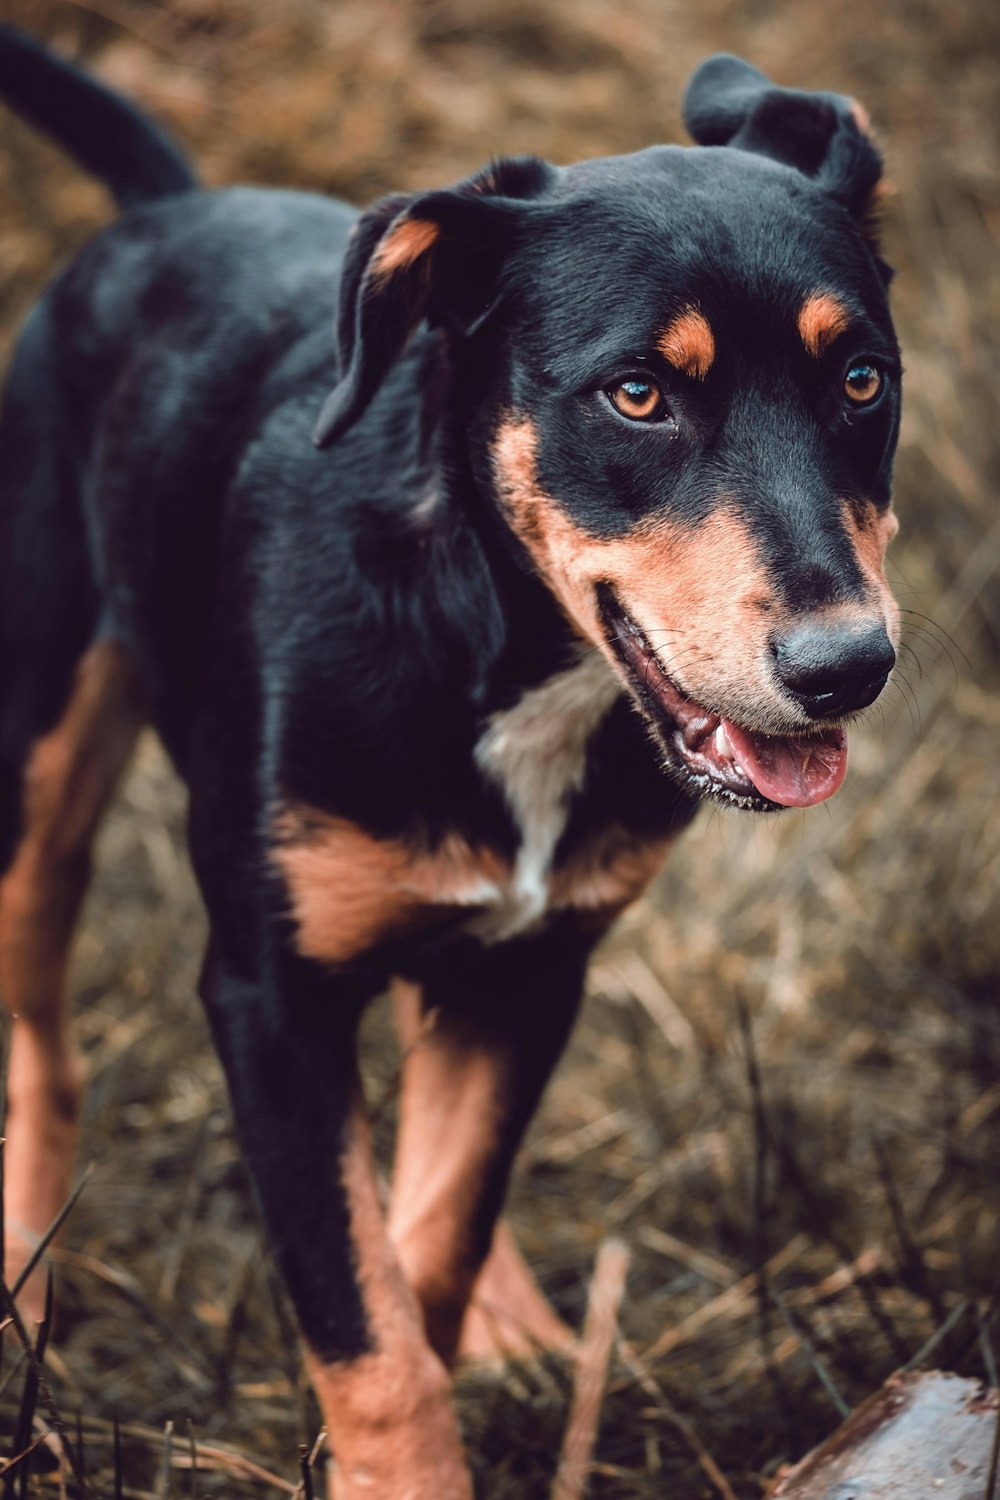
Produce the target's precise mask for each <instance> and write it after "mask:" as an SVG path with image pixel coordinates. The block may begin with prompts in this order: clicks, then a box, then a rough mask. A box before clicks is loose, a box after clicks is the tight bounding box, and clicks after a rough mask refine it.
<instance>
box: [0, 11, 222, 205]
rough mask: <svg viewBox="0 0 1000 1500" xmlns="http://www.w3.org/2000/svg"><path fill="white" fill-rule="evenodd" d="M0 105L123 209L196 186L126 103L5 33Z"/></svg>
mask: <svg viewBox="0 0 1000 1500" xmlns="http://www.w3.org/2000/svg"><path fill="white" fill-rule="evenodd" d="M0 99H2V100H4V101H5V102H6V103H7V104H9V105H10V107H11V108H12V109H13V110H16V112H17V113H18V114H19V115H23V117H24V118H25V119H26V120H30V121H31V123H32V124H33V125H37V126H38V127H39V129H41V130H44V131H45V132H46V133H47V134H48V135H50V136H52V137H53V139H54V140H55V141H57V142H58V144H59V145H60V146H62V148H63V149H64V150H65V151H66V152H67V153H68V155H70V156H72V157H74V158H75V160H76V161H78V162H79V164H80V166H81V167H83V168H84V170H85V171H87V172H90V173H91V174H92V175H93V176H94V177H98V178H100V179H101V181H102V182H104V183H105V184H106V185H107V187H108V188H110V190H111V192H112V193H113V194H114V196H115V198H116V199H117V201H118V202H119V204H120V205H121V206H122V208H131V207H132V206H133V205H134V204H137V203H148V202H150V201H151V200H152V199H154V198H165V197H168V196H170V195H171V194H173V193H185V192H188V191H189V190H190V189H191V188H195V187H197V186H198V183H197V180H196V178H195V176H194V174H193V172H192V171H191V168H190V167H189V166H188V164H187V162H186V161H185V160H184V158H183V156H182V155H181V153H180V152H179V151H178V149H177V147H176V146H174V145H173V144H172V142H171V141H170V140H169V139H168V138H167V136H166V135H165V134H164V133H163V131H162V130H160V128H159V126H157V125H154V124H153V122H152V121H151V120H147V119H146V117H145V116H144V115H143V114H141V113H140V111H139V110H138V109H136V108H135V106H134V105H132V104H130V103H129V102H128V100H127V99H124V98H122V96H121V95H120V94H116V93H115V92H114V91H113V90H112V89H109V88H106V87H105V86H104V84H102V83H98V82H97V80H96V79H94V78H90V77H88V76H87V74H86V73H84V72H82V71H81V70H80V69H79V68H77V67H74V65H73V64H72V63H69V62H66V61H65V60H64V59H63V58H61V57H57V56H56V55H55V54H54V53H52V52H49V51H47V50H46V48H45V47H43V46H42V45H41V44H40V43H39V42H37V41H35V39H34V38H33V37H30V36H27V35H26V34H25V33H24V32H23V31H18V30H17V29H16V28H15V27H13V26H6V25H3V26H0Z"/></svg>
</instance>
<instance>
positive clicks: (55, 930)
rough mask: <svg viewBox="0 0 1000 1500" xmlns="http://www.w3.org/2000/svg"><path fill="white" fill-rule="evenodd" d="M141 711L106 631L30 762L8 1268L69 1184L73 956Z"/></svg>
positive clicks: (18, 881)
mask: <svg viewBox="0 0 1000 1500" xmlns="http://www.w3.org/2000/svg"><path fill="white" fill-rule="evenodd" d="M140 718H141V716H140V712H139V708H138V703H137V700H136V697H135V693H134V684H133V674H132V671H131V668H130V666H129V664H128V662H127V659H126V657H125V655H124V652H123V651H122V650H121V648H120V647H119V646H117V645H116V644H115V643H114V642H110V641H108V642H102V643H100V644H99V645H97V646H94V647H92V648H91V650H90V651H88V652H87V654H86V655H85V656H84V657H83V659H82V660H81V662H80V664H79V667H78V668H77V674H76V680H75V683H74V686H73V690H72V693H71V695H70V698H69V701H68V703H67V705H66V708H65V710H64V712H63V716H62V718H61V720H60V721H59V723H58V724H57V725H56V727H55V728H54V729H52V730H50V732H49V733H48V734H46V735H45V737H44V738H43V739H41V740H39V741H38V743H37V744H36V745H35V747H34V749H33V751H32V754H31V757H30V759H29V761H28V764H27V767H26V771H25V778H24V809H23V832H22V836H21V841H20V844H19V845H18V848H17V851H16V853H15V856H14V860H13V862H12V864H11V866H10V868H9V869H8V871H7V873H6V875H5V876H4V878H3V881H2V882H0V994H2V996H3V999H4V1003H5V1004H6V1006H7V1008H8V1010H9V1011H10V1012H11V1014H12V1015H13V1016H14V1018H15V1020H14V1026H13V1031H12V1042H11V1057H10V1078H9V1084H8V1104H7V1127H6V1135H7V1144H6V1146H5V1147H4V1170H5V1195H4V1197H5V1212H6V1224H7V1232H8V1250H7V1275H8V1277H13V1276H16V1274H17V1270H18V1268H19V1266H20V1265H23V1263H24V1261H25V1259H26V1258H27V1255H28V1253H29V1251H30V1247H31V1245H32V1243H33V1241H34V1238H35V1237H36V1236H37V1235H39V1234H41V1233H42V1232H43V1231H44V1230H45V1229H46V1228H47V1227H48V1225H49V1224H50V1223H51V1221H52V1219H53V1218H54V1217H55V1215H56V1213H57V1212H58V1210H59V1209H60V1208H61V1207H62V1205H63V1203H64V1202H65V1200H66V1197H67V1194H68V1189H69V1178H70V1172H71V1170H72V1163H73V1152H74V1148H75V1145H76V1135H77V1116H78V1113H79V1106H80V1095H81V1089H82V1069H81V1065H80V1061H79V1059H78V1057H77V1054H76V1051H75V1048H74V1046H73V1043H72V1038H71V1036H70V1032H69V1026H68V1019H67V1014H66V999H65V980H66V967H67V963H68V958H69V950H70V944H71V941H72V937H73V929H74V926H75V923H76V918H77V914H78V912H79V909H80V904H81V902H82V900H83V895H84V892H85V890H86V885H87V879H88V875H89V872H90V844H91V840H92V838H93V836H94V833H95V831H96V829H97V825H98V823H99V821H100V817H101V813H102V812H103V810H104V808H105V806H106V805H107V801H108V799H109V797H110V795H111V792H112V790H113V788H114V785H115V782H116V781H117V779H118V776H119V774H120V772H121V771H122V769H123V767H124V765H125V762H126V761H127V759H128V755H129V752H130V750H131V748H132V744H133V741H134V739H135V735H136V732H137V730H138V727H139V723H140ZM19 1231H24V1234H23V1235H22V1234H20V1233H19ZM43 1290H44V1289H43V1286H42V1283H41V1279H40V1278H35V1279H34V1285H33V1286H31V1287H30V1288H28V1289H26V1292H25V1307H26V1310H27V1311H28V1312H29V1315H30V1316H34V1315H37V1314H39V1313H40V1311H41V1298H42V1294H43Z"/></svg>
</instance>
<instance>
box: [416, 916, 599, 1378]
mask: <svg viewBox="0 0 1000 1500" xmlns="http://www.w3.org/2000/svg"><path fill="white" fill-rule="evenodd" d="M592 942H593V939H592V938H591V937H584V936H582V935H580V934H579V933H578V932H576V931H575V930H574V928H573V926H572V924H571V923H566V924H564V925H563V926H562V927H561V929H560V930H558V931H556V932H552V933H543V934H540V935H538V936H535V937H531V938H525V939H521V940H519V941H517V942H508V943H505V944H502V945H500V946H498V947H493V948H491V947H482V948H478V947H470V948H469V949H467V950H466V951H465V952H463V953H461V954H455V955H449V958H448V960H447V962H446V963H445V964H442V966H441V967H440V969H439V970H438V971H437V972H436V973H431V974H430V975H429V976H428V977H427V978H426V980H425V983H424V986H423V1005H424V1020H423V1024H422V1025H420V1024H415V1021H414V1018H413V1017H412V1016H411V1017H410V1018H409V1019H407V1018H405V1017H404V1018H403V1025H402V1027H401V1030H402V1032H403V1035H404V1038H406V1040H407V1041H408V1042H409V1050H408V1054H407V1057H406V1062H405V1065H404V1072H403V1089H402V1095H401V1099H400V1126H399V1138H398V1142H397V1149H396V1164H395V1172H394V1178H393V1195H392V1208H391V1213H390V1233H391V1235H392V1238H393V1241H394V1243H395V1244H396V1247H397V1250H398V1254H399V1258H400V1260H401V1262H402V1265H403V1269H404V1271H405V1273H406V1276H407V1279H408V1281H409V1282H410V1285H411V1286H413V1288H414V1289H415V1291H416V1292H417V1295H418V1297H419V1299H420V1304H421V1307H422V1309H423V1314H424V1319H425V1322H426V1327H427V1334H428V1337H429V1339H430V1341H431V1343H432V1344H433V1346H434V1348H435V1349H436V1350H437V1352H438V1353H439V1354H440V1356H441V1358H442V1359H443V1360H445V1361H447V1362H450V1361H451V1360H452V1359H454V1357H455V1354H456V1351H457V1349H458V1347H459V1340H460V1337H461V1335H462V1325H463V1320H464V1318H465V1314H466V1309H467V1307H468V1303H469V1297H470V1294H471V1292H472V1289H473V1286H474V1285H475V1283H476V1278H477V1276H478V1275H479V1272H480V1269H481V1267H482V1266H483V1263H484V1259H485V1258H486V1256H487V1252H488V1251H489V1250H490V1246H491V1244H492V1242H493V1235H494V1228H495V1225H496V1220H497V1215H498V1213H499V1211H500V1208H501V1205H502V1203H503V1197H504V1192H505V1190H506V1186H507V1178H508V1175H509V1172H510V1167H511V1163H512V1160H513V1157H514V1153H515V1151H516V1150H517V1147H518V1144H519V1143H520V1140H521V1136H522V1134H523V1132H524V1128H525V1126H526V1125H527V1123H528V1121H529V1120H530V1118H531V1116H532V1114H533V1112H534V1109H535V1106H536V1104H537V1103H538V1099H539V1096H540V1095H541V1092H542V1089H543V1088H544V1087H545V1084H546V1082H547V1080H548V1078H549V1074H550V1073H551V1070H552V1068H553V1067H554V1065H555V1063H556V1061H557V1059H558V1057H559V1055H560V1053H561V1052H562V1049H563V1046H564V1044H565V1041H566V1038H567V1036H568V1034H569V1030H570V1027H571V1025H572V1023H573V1020H574V1018H575V1016H576V1012H577V1009H578V1006H579V1002H580V997H581V994H582V990H583V978H584V972H585V968H586V961H587V956H588V953H589V949H590V947H591V945H592ZM415 1001H416V997H415V996H414V995H413V994H411V995H410V996H409V999H408V1001H407V1002H406V1003H408V1004H409V1005H410V1006H412V1005H413V1004H414V1003H415ZM404 1008H405V1006H404ZM497 1253H498V1255H499V1257H500V1260H499V1262H494V1265H493V1274H491V1275H489V1276H488V1278H487V1286H486V1289H485V1291H486V1297H487V1300H488V1301H490V1305H489V1306H488V1307H487V1306H484V1307H481V1308H479V1309H478V1313H479V1316H480V1319H481V1321H484V1322H485V1324H488V1326H489V1329H490V1333H491V1335H492V1336H491V1337H489V1338H486V1337H481V1338H480V1339H479V1340H478V1343H477V1348H476V1352H477V1353H480V1354H482V1353H484V1352H486V1350H487V1349H488V1350H489V1353H490V1354H496V1353H498V1352H500V1351H502V1350H503V1349H507V1350H509V1351H510V1352H511V1353H517V1352H524V1350H525V1349H526V1348H530V1347H531V1345H532V1341H533V1339H535V1338H537V1339H538V1341H539V1342H541V1343H562V1342H563V1341H564V1338H565V1335H566V1332H567V1331H566V1330H565V1329H563V1328H562V1327H561V1325H560V1323H559V1321H558V1319H557V1318H556V1317H555V1314H554V1313H553V1312H551V1310H550V1309H548V1308H547V1307H546V1305H545V1303H544V1302H543V1300H542V1298H541V1295H540V1293H539V1292H538V1290H537V1288H535V1287H534V1285H533V1283H531V1281H530V1278H529V1277H528V1274H527V1271H526V1269H524V1268H523V1267H522V1265H521V1263H520V1260H519V1257H517V1253H516V1251H515V1250H514V1249H513V1247H512V1246H507V1245H505V1244H504V1242H503V1240H501V1242H500V1246H499V1251H498V1252H497ZM497 1271H499V1272H500V1273H503V1272H506V1274H499V1275H498V1274H496V1273H497ZM491 1289H492V1294H493V1299H495V1300H491ZM480 1332H481V1334H482V1333H484V1332H485V1328H483V1329H481V1330H480Z"/></svg>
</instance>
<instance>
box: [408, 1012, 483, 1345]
mask: <svg viewBox="0 0 1000 1500" xmlns="http://www.w3.org/2000/svg"><path fill="white" fill-rule="evenodd" d="M511 1067H512V1060H511V1058H510V1056H509V1054H508V1053H507V1052H506V1051H504V1052H500V1051H498V1050H497V1049H492V1048H490V1047H488V1046H486V1045H484V1043H483V1042H482V1041H481V1040H480V1039H478V1038H474V1037H468V1038H465V1037H462V1036H459V1035H456V1034H455V1032H454V1031H453V1030H450V1029H449V1030H448V1031H444V1030H442V1029H439V1028H434V1029H432V1030H431V1031H429V1032H428V1034H427V1035H426V1036H425V1037H424V1038H423V1039H422V1040H421V1042H420V1043H419V1045H418V1046H417V1047H416V1048H415V1049H414V1050H413V1052H412V1053H411V1055H410V1057H409V1058H408V1059H407V1062H406V1066H405V1068H404V1070H403V1086H402V1094H401V1098H400V1127H399V1136H398V1139H397V1142H396V1163H395V1170H394V1173H393V1194H392V1208H391V1211H390V1216H389V1232H390V1235H391V1237H392V1240H393V1243H394V1244H395V1246H396V1249H397V1253H398V1255H399V1258H400V1261H401V1263H402V1266H403V1270H404V1273H405V1275H406V1278H407V1280H408V1281H409V1283H410V1285H411V1286H412V1287H413V1288H414V1290H415V1291H416V1293H417V1296H418V1298H419V1300H420V1303H421V1306H422V1307H423V1312H424V1321H425V1324H426V1328H427V1336H428V1338H429V1339H430V1342H431V1345H432V1346H433V1348H434V1349H435V1350H436V1351H437V1352H438V1354H439V1355H440V1356H441V1358H442V1359H444V1360H445V1361H446V1362H448V1363H451V1361H452V1359H453V1358H454V1355H455V1350H456V1347H457V1344H458V1337H459V1332H460V1330H461V1326H462V1319H463V1317H464V1315H465V1308H466V1304H467V1302H468V1299H469V1293H470V1292H471V1290H472V1285H473V1282H474V1281H475V1278H476V1273H477V1271H478V1270H479V1266H478V1264H477V1262H476V1259H475V1256H474V1252H473V1246H472V1244H471V1241H470V1233H471V1227H472V1224H473V1221H474V1217H475V1212H476V1206H477V1199H478V1195H479V1193H480V1192H481V1190H482V1184H483V1182H484V1180H485V1178H486V1176H487V1175H488V1173H489V1170H490V1166H491V1163H492V1161H493V1159H494V1156H495V1154H496V1150H497V1137H498V1131H499V1128H500V1121H501V1118H502V1113H503V1108H504V1104H505V1100H506V1093H507V1089H508V1087H509V1082H508V1080H509V1076H510V1070H511Z"/></svg>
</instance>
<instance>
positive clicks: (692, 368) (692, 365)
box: [656, 307, 715, 380]
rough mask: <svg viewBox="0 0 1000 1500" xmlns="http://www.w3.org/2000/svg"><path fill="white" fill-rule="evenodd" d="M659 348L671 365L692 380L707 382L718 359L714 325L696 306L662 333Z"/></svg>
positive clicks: (685, 310)
mask: <svg viewBox="0 0 1000 1500" xmlns="http://www.w3.org/2000/svg"><path fill="white" fill-rule="evenodd" d="M656 347H657V348H658V349H659V351H660V353H661V354H662V355H663V357H664V359H665V360H666V361H667V363H668V364H671V365H673V366H674V368H675V369H677V370H681V371H683V373H684V374H685V375H690V376H691V378H692V379H693V380H704V379H705V376H706V375H707V374H708V372H709V370H710V369H711V368H712V363H713V361H714V359H715V337H714V335H713V333H712V329H711V326H710V325H709V322H708V319H707V318H706V317H705V315H704V313H700V312H699V311H698V309H697V308H696V307H686V308H685V309H684V311H683V312H681V313H678V314H677V317H676V318H674V320H673V322H672V323H670V324H669V326H668V327H667V328H665V329H664V330H663V332H662V333H661V334H660V336H659V338H658V339H657V341H656Z"/></svg>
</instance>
